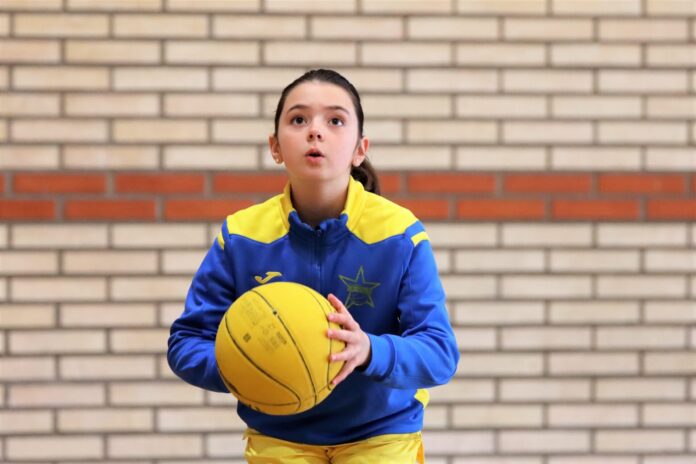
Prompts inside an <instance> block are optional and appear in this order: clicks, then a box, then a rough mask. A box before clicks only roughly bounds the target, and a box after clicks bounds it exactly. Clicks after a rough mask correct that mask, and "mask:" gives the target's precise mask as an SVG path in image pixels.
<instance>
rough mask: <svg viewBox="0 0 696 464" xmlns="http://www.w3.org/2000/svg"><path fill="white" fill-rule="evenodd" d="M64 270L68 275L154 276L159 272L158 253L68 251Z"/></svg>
mask: <svg viewBox="0 0 696 464" xmlns="http://www.w3.org/2000/svg"><path fill="white" fill-rule="evenodd" d="M62 269H63V272H64V273H66V274H109V275H111V274H152V273H155V272H157V253H155V252H143V251H139V252H124V251H68V252H66V253H64V254H63V260H62Z"/></svg>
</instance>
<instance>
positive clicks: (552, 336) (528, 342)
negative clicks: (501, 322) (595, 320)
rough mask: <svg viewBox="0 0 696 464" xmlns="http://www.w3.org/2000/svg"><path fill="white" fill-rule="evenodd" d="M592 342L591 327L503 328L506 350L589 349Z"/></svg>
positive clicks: (502, 345)
mask: <svg viewBox="0 0 696 464" xmlns="http://www.w3.org/2000/svg"><path fill="white" fill-rule="evenodd" d="M591 343H592V334H591V332H590V330H589V329H575V328H572V329H571V328H568V329H566V328H552V327H533V328H503V329H502V330H501V347H502V349H504V350H566V349H570V348H575V349H589V348H590V346H591Z"/></svg>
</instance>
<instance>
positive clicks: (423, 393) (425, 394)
mask: <svg viewBox="0 0 696 464" xmlns="http://www.w3.org/2000/svg"><path fill="white" fill-rule="evenodd" d="M414 397H415V398H416V399H417V400H418V401H420V402H421V403H423V407H424V408H425V407H426V406H428V403H430V392H429V391H428V390H426V389H425V388H419V389H418V390H416V394H415V395H414Z"/></svg>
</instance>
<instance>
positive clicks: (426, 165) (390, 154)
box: [368, 134, 452, 172]
mask: <svg viewBox="0 0 696 464" xmlns="http://www.w3.org/2000/svg"><path fill="white" fill-rule="evenodd" d="M368 136H369V134H368ZM370 137H371V136H370ZM368 156H369V157H370V161H372V164H373V166H374V167H375V169H377V170H378V172H380V171H382V170H397V169H398V170H404V171H412V170H415V171H419V170H423V169H450V168H451V167H452V161H451V158H452V157H451V154H450V149H449V148H448V147H438V146H432V147H428V146H420V145H419V146H417V147H414V146H408V145H397V146H385V145H381V146H378V147H377V148H373V149H370V152H369V153H368Z"/></svg>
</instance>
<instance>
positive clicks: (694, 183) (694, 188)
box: [691, 174, 696, 193]
mask: <svg viewBox="0 0 696 464" xmlns="http://www.w3.org/2000/svg"><path fill="white" fill-rule="evenodd" d="M691 192H693V193H696V174H694V175H693V176H691Z"/></svg>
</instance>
